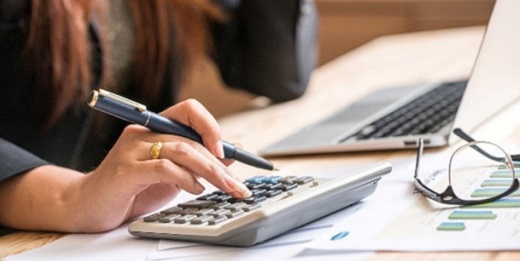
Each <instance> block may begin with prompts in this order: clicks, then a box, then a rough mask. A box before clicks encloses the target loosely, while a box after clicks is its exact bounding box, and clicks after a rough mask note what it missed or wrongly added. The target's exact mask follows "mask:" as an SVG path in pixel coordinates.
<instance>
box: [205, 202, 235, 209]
mask: <svg viewBox="0 0 520 261" xmlns="http://www.w3.org/2000/svg"><path fill="white" fill-rule="evenodd" d="M229 205H231V203H229V202H220V203H216V204H213V205H211V206H209V207H208V208H212V209H220V208H223V207H225V206H229Z"/></svg>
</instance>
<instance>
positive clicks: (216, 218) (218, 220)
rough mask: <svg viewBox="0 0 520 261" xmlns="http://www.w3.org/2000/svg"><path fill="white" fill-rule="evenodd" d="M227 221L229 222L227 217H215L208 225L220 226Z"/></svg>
mask: <svg viewBox="0 0 520 261" xmlns="http://www.w3.org/2000/svg"><path fill="white" fill-rule="evenodd" d="M226 220H227V218H226V217H213V219H211V220H209V221H208V225H216V224H220V223H222V222H224V221H226Z"/></svg>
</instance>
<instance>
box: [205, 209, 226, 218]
mask: <svg viewBox="0 0 520 261" xmlns="http://www.w3.org/2000/svg"><path fill="white" fill-rule="evenodd" d="M229 213H231V211H230V210H229V209H217V210H215V211H213V212H210V213H208V215H211V216H213V217H215V218H217V217H223V216H225V215H227V214H229Z"/></svg>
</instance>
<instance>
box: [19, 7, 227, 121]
mask: <svg viewBox="0 0 520 261" xmlns="http://www.w3.org/2000/svg"><path fill="white" fill-rule="evenodd" d="M127 1H128V6H129V8H130V12H131V15H132V19H133V23H134V28H135V32H134V35H135V44H134V46H135V50H134V54H133V59H134V60H133V64H132V68H133V69H132V70H133V73H132V75H133V76H134V77H135V78H134V80H135V81H136V83H135V85H136V86H139V89H138V90H135V92H136V93H135V95H139V97H142V98H143V100H146V101H153V100H154V99H157V98H158V95H159V93H160V90H161V88H163V87H164V84H165V78H166V77H165V76H166V75H167V73H168V72H167V71H166V70H167V68H168V69H170V67H168V65H169V63H170V64H171V65H172V67H171V69H173V70H175V74H177V75H182V74H183V73H184V70H185V69H186V68H188V67H189V66H190V65H191V64H192V62H193V61H194V60H195V59H197V58H198V57H199V56H200V55H203V54H205V53H206V51H207V49H208V47H209V43H210V39H209V33H208V28H207V20H208V18H212V19H223V14H222V12H221V10H220V9H219V8H218V7H216V6H215V5H213V4H211V3H210V1H208V0H153V1H150V0H127ZM98 8H99V7H98V6H95V4H94V2H93V1H92V0H74V1H70V0H33V1H32V5H31V13H30V15H31V19H30V29H29V35H28V41H27V46H26V49H25V58H26V61H27V62H28V63H27V64H28V66H29V73H31V74H32V75H33V76H34V82H35V84H36V86H35V97H36V106H37V108H38V112H39V113H41V114H42V123H43V124H44V125H45V126H47V127H49V126H51V125H52V124H53V123H55V122H56V121H57V120H58V119H59V118H60V117H61V116H62V115H63V113H64V112H65V111H66V110H67V109H68V108H70V107H71V106H72V105H74V104H75V101H78V100H81V101H84V98H85V97H86V96H87V95H88V92H89V91H90V88H91V86H92V84H93V77H94V76H93V73H92V50H91V47H92V43H91V40H90V38H89V24H90V19H91V12H95V10H97V9H98ZM102 38H103V37H102ZM171 57H175V59H173V60H174V61H171ZM103 64H105V63H103ZM106 69H107V68H102V71H103V72H108V70H106ZM107 77H109V76H107V73H103V79H101V82H104V81H106V80H107ZM171 87H172V88H173V87H175V86H171Z"/></svg>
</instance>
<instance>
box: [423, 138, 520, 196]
mask: <svg viewBox="0 0 520 261" xmlns="http://www.w3.org/2000/svg"><path fill="white" fill-rule="evenodd" d="M453 133H454V134H455V135H457V136H458V137H460V138H461V139H463V140H465V141H467V142H468V143H466V144H464V145H462V146H461V147H459V148H457V149H456V150H455V151H454V152H453V154H452V155H451V157H450V162H449V168H448V186H447V188H446V189H445V190H444V191H443V192H440V193H439V192H437V191H435V190H434V189H432V188H430V187H428V186H427V185H426V184H425V183H424V182H422V181H421V180H420V179H419V178H418V176H419V162H420V159H421V156H422V153H423V147H424V143H423V140H422V139H419V147H418V148H417V159H416V164H415V175H414V185H415V189H416V190H417V191H418V192H419V193H421V194H422V195H423V196H425V197H427V198H429V199H431V200H434V201H437V202H440V203H443V204H450V205H475V204H484V203H489V202H492V201H495V200H498V199H500V198H503V197H506V196H508V195H510V194H512V193H513V192H515V191H516V190H517V189H518V188H519V181H518V179H517V178H516V176H515V165H514V164H513V160H515V161H520V155H509V154H508V153H506V152H505V151H504V150H503V149H502V148H501V147H500V146H498V145H496V144H494V143H491V142H487V141H476V140H474V139H473V138H471V137H470V136H469V135H468V134H466V133H465V132H464V131H462V130H461V129H458V128H457V129H455V130H454V131H453ZM516 167H517V168H518V164H517V165H516ZM475 187H478V188H477V189H475Z"/></svg>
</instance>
